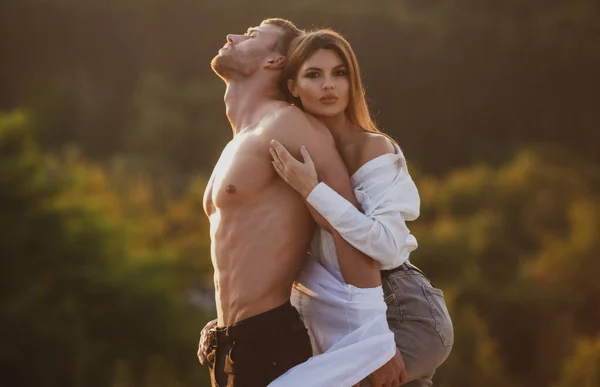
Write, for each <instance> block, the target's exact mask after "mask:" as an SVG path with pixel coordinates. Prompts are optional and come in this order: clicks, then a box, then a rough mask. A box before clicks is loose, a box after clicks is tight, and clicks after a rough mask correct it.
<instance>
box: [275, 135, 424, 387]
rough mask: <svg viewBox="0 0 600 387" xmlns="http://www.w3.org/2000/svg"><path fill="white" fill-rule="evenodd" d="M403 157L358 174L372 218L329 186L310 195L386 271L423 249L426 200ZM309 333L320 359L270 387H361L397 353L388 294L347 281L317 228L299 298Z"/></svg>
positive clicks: (295, 299)
mask: <svg viewBox="0 0 600 387" xmlns="http://www.w3.org/2000/svg"><path fill="white" fill-rule="evenodd" d="M394 148H395V153H389V154H384V155H381V156H379V157H376V158H374V159H372V160H370V161H369V162H367V163H366V164H364V165H363V166H362V167H360V169H359V170H358V171H356V173H354V175H352V177H351V181H352V185H353V188H354V193H355V195H356V198H357V200H358V202H359V204H360V206H361V208H362V210H363V212H364V213H362V212H360V211H359V210H357V209H356V208H355V207H354V206H353V205H352V204H351V203H350V202H348V201H347V200H346V199H344V198H343V197H342V196H340V195H339V194H338V193H337V192H335V191H334V190H332V189H331V188H329V187H328V186H327V185H325V184H323V183H319V184H318V185H317V186H316V187H315V188H314V190H313V191H312V192H311V193H310V195H309V196H308V198H307V201H308V203H309V204H310V205H311V206H313V207H314V208H315V209H316V210H317V211H318V212H319V213H320V214H321V215H323V217H324V218H325V219H327V221H329V223H330V224H331V226H332V227H333V228H335V229H336V230H337V231H338V232H339V233H340V235H341V236H342V237H343V238H344V239H345V240H346V241H348V242H349V243H350V244H351V245H353V246H354V247H356V248H357V249H358V250H360V251H362V252H363V253H365V254H366V255H369V256H370V257H372V258H374V259H376V260H378V261H379V262H381V264H382V269H392V268H394V267H397V266H399V265H401V264H402V263H404V262H405V261H406V260H407V259H408V256H409V254H410V252H411V251H413V250H414V249H415V248H416V247H417V241H416V239H415V238H414V236H413V235H411V234H410V231H409V230H408V227H407V226H406V222H405V221H407V220H414V219H416V218H417V217H418V216H419V206H420V199H419V194H418V191H417V188H416V186H415V184H414V182H413V181H412V178H411V177H410V174H409V173H408V168H407V166H406V160H405V158H404V155H403V154H402V151H401V150H400V148H399V147H398V146H397V145H396V144H394ZM291 301H292V304H293V305H294V306H295V307H296V308H297V309H298V311H299V312H300V315H301V316H302V319H303V320H304V324H305V325H306V327H307V328H308V331H309V334H310V338H311V343H312V346H313V352H314V354H315V355H316V356H313V357H312V358H310V359H309V360H307V361H306V362H304V363H302V364H299V365H297V366H296V367H294V368H292V369H291V370H289V371H288V372H286V373H285V374H284V375H282V376H280V377H279V378H278V379H276V380H275V381H273V382H272V383H271V384H270V385H269V386H276V387H277V386H315V387H318V386H323V387H326V386H327V387H329V386H353V385H354V384H356V383H358V382H360V381H361V380H362V379H364V378H365V377H367V376H368V375H370V374H371V373H372V372H373V371H375V370H377V369H378V368H379V367H381V366H382V365H383V364H385V363H386V362H387V361H388V360H390V359H391V358H392V357H393V356H394V354H395V352H396V345H395V342H394V334H393V333H392V332H391V331H390V329H389V326H388V323H387V319H386V310H387V306H386V304H385V302H384V301H383V289H382V287H381V286H378V287H376V288H368V289H361V288H357V287H355V286H352V285H348V284H346V283H345V282H344V280H343V277H342V274H341V272H340V269H339V264H338V261H337V255H336V251H335V245H334V242H333V238H332V236H331V234H330V233H329V232H327V231H325V230H323V229H317V230H316V231H315V234H314V238H313V240H312V243H311V250H310V253H309V258H308V260H307V263H306V265H305V266H304V268H303V269H302V271H301V273H300V275H299V276H298V278H297V280H296V282H295V284H294V288H293V290H292V297H291Z"/></svg>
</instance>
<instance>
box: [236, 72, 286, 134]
mask: <svg viewBox="0 0 600 387" xmlns="http://www.w3.org/2000/svg"><path fill="white" fill-rule="evenodd" d="M277 105H281V106H285V105H287V103H286V102H285V101H284V97H283V95H282V94H281V92H280V91H279V90H278V88H277V85H276V84H275V83H274V82H269V81H267V82H265V80H264V79H256V78H254V79H245V80H244V81H230V82H228V83H227V90H226V91H225V107H226V113H227V118H228V119H229V123H230V124H231V129H232V130H233V134H234V135H236V134H237V133H239V132H241V131H242V130H244V129H246V128H249V127H252V126H255V125H257V124H258V123H259V122H260V120H261V119H262V118H263V117H264V116H265V115H266V114H268V113H270V112H271V109H272V108H273V107H274V106H277Z"/></svg>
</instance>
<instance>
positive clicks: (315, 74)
mask: <svg viewBox="0 0 600 387" xmlns="http://www.w3.org/2000/svg"><path fill="white" fill-rule="evenodd" d="M318 76H319V73H317V72H312V73H308V74H306V78H316V77H318Z"/></svg>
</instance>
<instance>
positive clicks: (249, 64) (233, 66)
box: [211, 24, 283, 81]
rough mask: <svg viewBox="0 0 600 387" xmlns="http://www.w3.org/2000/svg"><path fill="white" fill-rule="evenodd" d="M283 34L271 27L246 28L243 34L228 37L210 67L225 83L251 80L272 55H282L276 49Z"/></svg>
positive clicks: (274, 56) (264, 25) (276, 28)
mask: <svg viewBox="0 0 600 387" xmlns="http://www.w3.org/2000/svg"><path fill="white" fill-rule="evenodd" d="M282 35H283V31H282V30H281V28H279V27H277V26H275V25H271V24H261V25H260V26H258V27H252V28H249V29H248V32H246V34H244V35H233V34H230V35H227V43H226V44H225V45H224V46H223V48H221V49H220V50H219V53H218V54H217V56H215V57H214V58H213V60H212V62H211V67H212V69H213V70H214V72H215V73H217V75H218V76H220V77H221V78H223V79H224V80H225V81H227V80H236V79H241V78H247V77H250V76H251V75H252V74H254V73H255V72H256V71H258V70H259V69H260V68H261V67H263V66H264V65H265V64H266V62H267V61H268V60H269V59H270V57H271V56H272V57H273V59H275V58H276V57H278V56H281V54H278V53H277V52H276V46H277V42H278V41H279V39H281V37H282Z"/></svg>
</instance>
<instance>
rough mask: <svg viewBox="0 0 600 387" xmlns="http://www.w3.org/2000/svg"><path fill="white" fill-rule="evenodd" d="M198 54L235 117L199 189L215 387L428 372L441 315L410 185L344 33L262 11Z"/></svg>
mask: <svg viewBox="0 0 600 387" xmlns="http://www.w3.org/2000/svg"><path fill="white" fill-rule="evenodd" d="M211 64H212V68H213V69H214V71H215V72H216V73H217V75H219V76H220V77H221V78H222V79H223V80H224V81H225V83H226V86H227V88H226V92H225V105H226V111H227V117H228V119H229V122H230V123H231V127H232V129H233V139H232V140H231V141H230V142H229V143H228V144H227V145H226V147H225V149H224V150H223V152H222V154H221V156H220V158H219V161H218V162H217V164H216V166H215V168H214V171H213V173H212V176H211V177H210V180H209V182H208V185H207V188H206V192H205V195H204V209H205V211H206V214H207V215H208V217H209V219H210V236H211V241H212V244H211V256H212V263H213V266H214V270H215V273H214V282H215V292H216V297H215V298H216V304H217V316H218V317H217V319H216V320H213V321H211V322H209V323H208V324H207V325H206V327H205V328H204V329H203V330H202V334H201V338H200V344H199V349H198V357H199V359H200V362H201V363H202V364H207V365H208V367H209V368H210V375H211V382H212V384H213V386H219V387H225V386H234V387H264V386H267V385H269V386H323V387H350V386H374V387H376V386H398V385H400V384H404V383H406V384H405V385H407V386H431V385H432V377H433V374H434V372H435V369H436V368H437V367H439V365H441V364H442V363H443V362H444V360H445V359H446V358H447V356H448V355H449V353H450V350H451V347H452V343H453V339H454V333H453V328H452V322H451V320H450V316H449V315H448V310H447V308H446V305H445V302H444V298H443V293H442V291H441V290H439V289H436V288H434V287H433V286H432V284H431V283H430V281H429V280H428V279H427V278H426V277H425V275H424V274H423V273H422V272H421V270H419V269H418V268H417V267H416V266H414V265H413V264H411V263H410V262H409V260H408V258H409V254H410V253H411V251H413V250H414V249H416V247H417V241H416V239H415V238H414V236H413V235H411V233H410V231H409V229H408V228H407V226H406V221H410V220H414V219H416V218H417V217H418V215H419V205H420V200H419V194H418V191H417V188H416V187H415V184H414V182H413V181H412V179H411V177H410V175H409V173H408V169H407V166H406V160H405V158H404V155H403V154H402V151H401V150H400V147H399V146H398V144H397V143H396V142H395V141H394V140H393V139H391V138H390V137H388V136H387V135H385V134H383V133H381V132H380V131H379V130H378V129H377V127H376V126H375V124H374V123H373V121H372V120H371V118H370V116H369V112H368V107H367V104H366V101H365V97H364V89H363V85H362V82H361V75H360V71H359V66H358V63H357V60H356V57H355V55H354V52H353V50H352V48H351V47H350V45H349V43H348V42H347V41H346V40H345V39H344V38H343V37H342V36H341V35H339V34H338V33H336V32H334V31H331V30H316V31H312V32H304V31H301V30H299V29H298V28H296V27H295V26H294V25H293V24H292V23H291V22H289V21H287V20H283V19H267V20H264V21H263V22H262V23H261V24H260V25H259V26H258V27H255V28H250V29H248V31H247V33H246V34H244V35H228V36H227V43H226V44H225V46H224V47H223V48H221V49H220V50H219V53H218V55H217V56H216V57H215V58H214V59H213V61H212V63H211Z"/></svg>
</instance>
